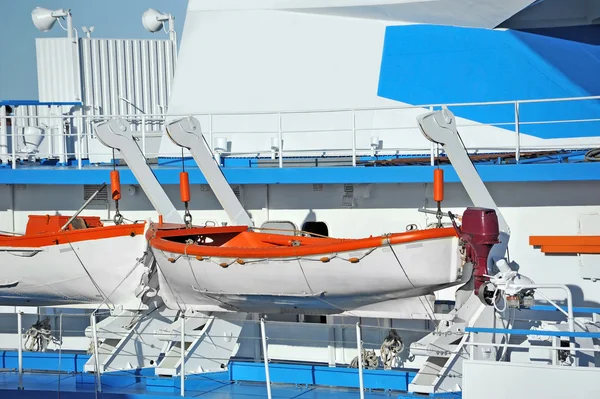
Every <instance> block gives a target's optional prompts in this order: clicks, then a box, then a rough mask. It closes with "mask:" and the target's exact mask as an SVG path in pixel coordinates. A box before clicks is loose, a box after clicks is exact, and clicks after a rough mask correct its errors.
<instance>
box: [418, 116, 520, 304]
mask: <svg viewBox="0 0 600 399" xmlns="http://www.w3.org/2000/svg"><path fill="white" fill-rule="evenodd" d="M417 122H418V125H419V128H420V130H421V133H423V135H424V136H425V137H426V138H427V139H428V140H429V141H432V142H434V143H437V144H440V145H441V146H442V147H443V148H444V151H445V152H446V154H447V155H448V158H449V159H450V162H451V163H452V166H453V167H454V170H455V171H456V173H457V174H458V177H459V179H460V181H461V182H462V184H463V187H464V188H465V190H466V192H467V194H468V195H469V198H470V199H471V201H472V202H473V205H474V206H476V207H480V208H487V209H493V210H494V211H495V212H496V216H497V218H498V231H499V233H500V234H499V237H498V241H499V242H498V243H497V244H495V245H494V246H493V247H492V249H491V250H490V253H489V256H488V258H487V265H486V266H487V268H486V269H487V270H486V273H485V274H487V275H490V274H491V270H492V266H494V265H495V266H496V267H497V268H498V270H499V271H500V273H499V275H497V276H495V277H496V278H497V277H500V276H503V277H504V278H506V277H508V276H511V277H513V278H514V277H515V276H514V274H516V273H515V272H514V271H512V270H511V268H510V266H509V264H508V262H507V261H506V259H505V255H506V251H507V249H508V241H509V238H510V228H509V226H508V223H506V220H505V219H504V216H503V215H502V212H500V210H499V209H498V206H497V205H496V202H495V201H494V199H493V198H492V196H491V194H490V192H489V191H488V189H487V188H486V186H485V184H484V183H483V181H482V180H481V177H480V176H479V174H478V173H477V170H476V169H475V166H474V165H473V162H471V159H470V158H469V154H468V153H467V150H466V149H465V147H464V145H463V143H462V141H461V139H460V136H459V133H458V129H457V128H456V118H455V117H454V114H453V113H452V112H451V111H450V110H449V109H448V108H446V107H442V110H440V111H435V112H429V113H426V114H423V115H420V116H418V117H417ZM483 274H484V273H483V272H482V271H479V272H477V271H476V275H477V276H476V277H483ZM520 278H526V277H524V276H520ZM527 281H529V279H527ZM480 283H481V282H480V281H479V282H477V281H476V282H475V287H474V289H475V291H476V293H477V294H479V295H480V298H482V300H483V296H484V292H483V290H481V291H480V289H479V288H480ZM483 289H484V290H485V287H484V288H483ZM487 295H488V296H489V292H488V293H487Z"/></svg>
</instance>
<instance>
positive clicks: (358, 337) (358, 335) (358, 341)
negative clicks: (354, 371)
mask: <svg viewBox="0 0 600 399" xmlns="http://www.w3.org/2000/svg"><path fill="white" fill-rule="evenodd" d="M356 347H357V348H358V383H359V386H360V399H365V383H364V380H363V358H362V336H361V333H360V322H357V323H356Z"/></svg>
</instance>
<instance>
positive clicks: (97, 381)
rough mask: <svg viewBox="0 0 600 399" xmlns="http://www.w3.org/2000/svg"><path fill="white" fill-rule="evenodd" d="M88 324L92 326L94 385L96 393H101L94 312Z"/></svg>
mask: <svg viewBox="0 0 600 399" xmlns="http://www.w3.org/2000/svg"><path fill="white" fill-rule="evenodd" d="M90 322H91V325H92V339H93V340H94V342H93V344H94V345H93V348H94V365H95V367H94V368H95V373H94V374H95V375H96V385H97V387H98V388H97V391H98V392H102V380H101V378H100V358H99V357H98V356H100V353H99V351H98V331H97V330H96V312H95V311H94V312H92V314H91V315H90Z"/></svg>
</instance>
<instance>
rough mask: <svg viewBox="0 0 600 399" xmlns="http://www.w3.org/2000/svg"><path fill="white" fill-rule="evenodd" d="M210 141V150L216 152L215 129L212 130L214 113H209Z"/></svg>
mask: <svg viewBox="0 0 600 399" xmlns="http://www.w3.org/2000/svg"><path fill="white" fill-rule="evenodd" d="M208 140H209V141H208V142H209V143H210V148H209V150H210V152H214V146H215V144H214V142H213V131H212V114H208Z"/></svg>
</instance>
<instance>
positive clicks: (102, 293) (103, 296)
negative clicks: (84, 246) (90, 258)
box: [69, 241, 115, 309]
mask: <svg viewBox="0 0 600 399" xmlns="http://www.w3.org/2000/svg"><path fill="white" fill-rule="evenodd" d="M69 246H70V247H71V250H72V251H73V253H74V254H75V256H76V257H77V260H78V261H79V264H81V267H83V270H84V271H85V273H86V274H87V276H88V277H89V279H90V281H91V282H92V284H93V285H94V287H96V290H98V293H99V294H100V296H102V298H103V299H104V301H107V302H108V297H107V296H106V294H105V293H104V291H102V288H100V286H99V285H98V283H96V280H94V278H93V277H92V275H91V273H90V272H89V270H88V269H87V267H85V264H84V263H83V261H82V260H81V258H80V257H79V255H78V254H77V251H75V248H73V245H72V244H71V242H70V241H69ZM110 304H111V305H112V306H113V309H114V308H115V304H114V303H113V302H110Z"/></svg>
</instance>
